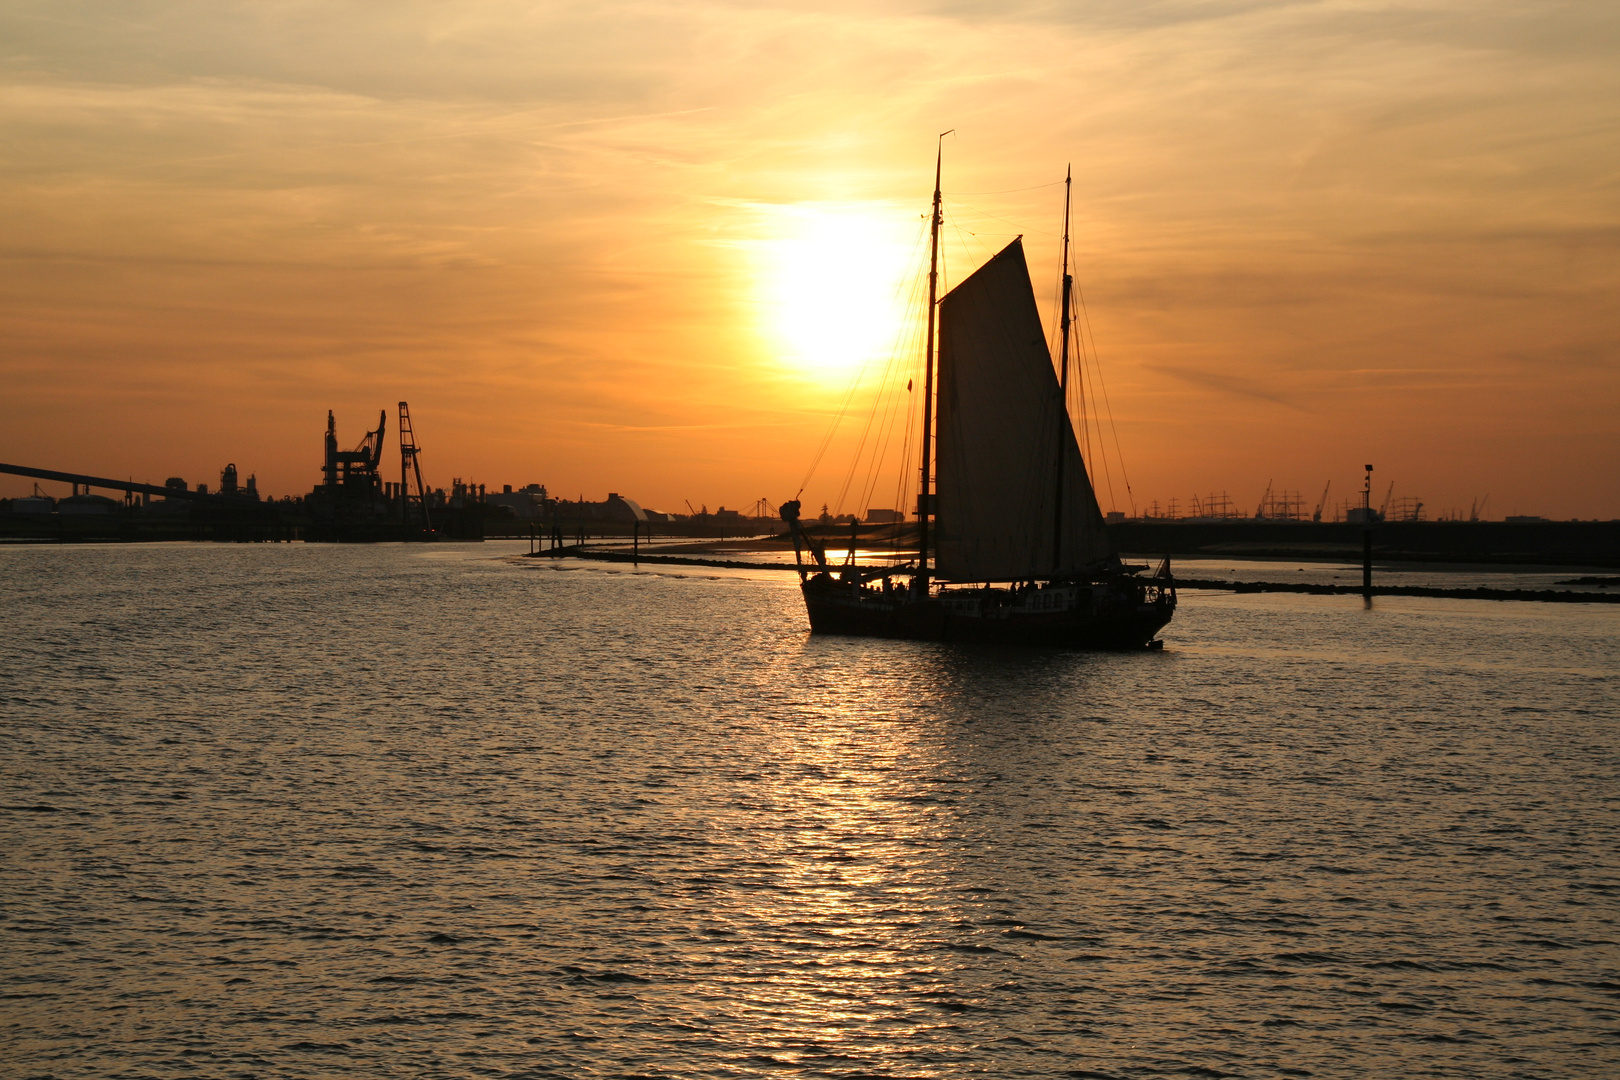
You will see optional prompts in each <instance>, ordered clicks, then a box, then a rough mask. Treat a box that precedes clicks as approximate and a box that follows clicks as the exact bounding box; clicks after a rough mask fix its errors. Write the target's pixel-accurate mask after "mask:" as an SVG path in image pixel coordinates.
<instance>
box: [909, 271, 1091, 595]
mask: <svg viewBox="0 0 1620 1080" xmlns="http://www.w3.org/2000/svg"><path fill="white" fill-rule="evenodd" d="M939 318H940V323H939V435H938V442H937V444H936V446H937V448H936V475H937V479H936V481H935V496H934V506H935V510H936V515H937V516H936V522H937V524H936V527H935V535H936V536H937V537H938V540H937V549H936V562H935V569H936V573H937V575H938V576H939V577H940V578H941V579H944V580H948V581H1017V580H1023V579H1027V578H1045V577H1050V576H1052V575H1054V574H1065V573H1071V572H1074V571H1078V570H1083V569H1085V568H1087V567H1094V566H1096V565H1097V564H1098V563H1101V562H1105V561H1112V560H1113V547H1112V545H1111V544H1110V543H1109V540H1108V535H1107V532H1106V531H1105V529H1104V528H1103V519H1102V511H1101V510H1100V509H1099V508H1098V506H1097V496H1096V494H1095V493H1094V492H1093V491H1092V490H1091V481H1090V480H1089V479H1088V478H1087V476H1086V469H1085V463H1084V462H1083V461H1082V460H1081V457H1080V446H1079V443H1077V442H1076V441H1075V437H1074V427H1073V425H1072V424H1070V423H1069V420H1068V415H1067V413H1066V411H1065V409H1064V407H1063V398H1062V391H1061V390H1060V389H1059V387H1058V380H1057V373H1056V372H1055V371H1054V369H1053V366H1052V354H1051V352H1050V350H1049V349H1048V348H1047V346H1046V338H1045V335H1044V333H1043V332H1042V329H1041V316H1040V312H1039V311H1038V310H1037V308H1036V306H1035V290H1034V288H1033V287H1032V286H1031V284H1030V280H1029V266H1028V264H1027V263H1026V262H1025V261H1024V245H1023V241H1022V240H1014V241H1013V242H1012V243H1010V244H1008V245H1007V246H1006V247H1005V248H1004V249H1002V251H1001V253H1000V254H998V255H997V256H996V257H995V258H993V259H991V260H990V261H989V262H987V263H985V264H984V265H983V266H981V267H980V268H979V269H978V270H976V271H975V272H974V273H973V275H972V276H971V277H969V278H968V279H967V280H966V281H964V282H962V283H961V284H960V285H958V286H957V287H956V288H955V289H952V290H951V291H950V292H949V293H948V294H946V296H945V298H944V299H943V300H942V301H941V302H940V313H939ZM1060 440H1061V445H1062V447H1063V498H1062V509H1061V512H1062V517H1063V528H1062V532H1061V536H1062V540H1061V544H1060V543H1059V542H1058V541H1057V539H1056V537H1055V530H1054V528H1053V525H1054V520H1053V519H1054V514H1055V512H1056V511H1057V507H1056V505H1055V504H1056V503H1057V501H1058V500H1057V468H1058V447H1059V445H1060V442H1059V441H1060ZM1059 547H1061V550H1056V549H1057V548H1059Z"/></svg>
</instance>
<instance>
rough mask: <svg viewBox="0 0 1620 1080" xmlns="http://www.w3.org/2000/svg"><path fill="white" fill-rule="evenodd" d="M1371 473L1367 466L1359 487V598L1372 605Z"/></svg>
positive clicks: (1371, 469)
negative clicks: (1364, 480) (1365, 474)
mask: <svg viewBox="0 0 1620 1080" xmlns="http://www.w3.org/2000/svg"><path fill="white" fill-rule="evenodd" d="M1372 472H1373V467H1372V466H1371V465H1368V466H1367V479H1366V482H1365V483H1363V484H1362V485H1361V596H1362V598H1363V599H1364V600H1366V601H1367V602H1368V603H1369V604H1370V603H1372V597H1373V586H1372V536H1373V533H1372V523H1373V519H1372Z"/></svg>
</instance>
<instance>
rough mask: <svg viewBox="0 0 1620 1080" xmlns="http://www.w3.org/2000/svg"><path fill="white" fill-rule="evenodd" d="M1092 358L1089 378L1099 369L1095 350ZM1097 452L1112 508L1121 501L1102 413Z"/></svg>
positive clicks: (1094, 395) (1093, 396) (1088, 371)
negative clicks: (1117, 495)
mask: <svg viewBox="0 0 1620 1080" xmlns="http://www.w3.org/2000/svg"><path fill="white" fill-rule="evenodd" d="M1075 336H1076V337H1078V336H1079V328H1078V327H1077V328H1076V331H1075ZM1091 359H1092V362H1091V363H1090V364H1089V365H1087V367H1086V378H1087V379H1088V380H1089V379H1091V378H1092V377H1093V374H1094V373H1095V372H1096V369H1097V363H1096V360H1097V357H1096V354H1095V351H1093V354H1092V358H1091ZM1091 398H1092V400H1093V401H1095V400H1096V399H1097V391H1096V388H1095V387H1093V389H1092V392H1091ZM1097 452H1098V453H1099V454H1101V455H1102V467H1103V483H1104V484H1105V485H1106V486H1107V488H1108V505H1109V507H1110V508H1112V507H1114V506H1117V505H1118V504H1119V501H1118V500H1117V499H1116V498H1115V497H1114V471H1113V469H1111V468H1110V467H1109V465H1108V440H1107V439H1106V438H1105V437H1104V436H1103V430H1102V417H1101V415H1099V416H1098V417H1097Z"/></svg>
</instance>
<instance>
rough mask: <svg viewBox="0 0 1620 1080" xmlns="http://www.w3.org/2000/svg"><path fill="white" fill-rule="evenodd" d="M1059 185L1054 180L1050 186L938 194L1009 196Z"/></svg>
mask: <svg viewBox="0 0 1620 1080" xmlns="http://www.w3.org/2000/svg"><path fill="white" fill-rule="evenodd" d="M1061 183H1063V181H1061V180H1054V181H1052V182H1051V183H1050V184H1034V185H1031V186H1030V187H1012V188H1003V189H1002V190H1000V191H942V192H940V194H941V195H947V196H951V197H955V196H957V195H1010V194H1012V193H1013V192H1015V191H1039V190H1040V189H1041V188H1049V187H1057V186H1058V185H1059V184H1061Z"/></svg>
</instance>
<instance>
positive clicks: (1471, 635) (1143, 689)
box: [0, 543, 1620, 1078]
mask: <svg viewBox="0 0 1620 1080" xmlns="http://www.w3.org/2000/svg"><path fill="white" fill-rule="evenodd" d="M522 549H523V545H522V544H521V543H519V544H486V545H481V546H477V545H469V546H464V547H454V546H424V547H401V546H375V547H346V548H340V547H321V546H314V545H309V546H304V545H285V546H241V547H235V546H226V545H197V546H192V545H144V546H138V547H137V546H131V547H63V548H10V549H0V570H3V574H4V577H3V581H4V590H5V599H4V603H3V604H0V702H3V705H0V709H3V713H4V717H3V718H4V725H3V727H0V765H3V770H0V788H3V793H0V802H3V803H4V804H5V806H6V807H7V809H6V810H5V811H3V812H0V827H3V828H4V835H5V837H6V842H5V844H4V848H3V851H4V860H3V862H0V948H3V950H4V956H5V961H4V963H3V964H0V993H3V995H4V996H3V1003H0V1047H3V1048H4V1050H3V1055H0V1056H3V1059H4V1061H5V1064H4V1065H3V1066H0V1074H4V1075H16V1076H56V1077H106V1076H143V1077H184V1076H210V1077H211V1076H221V1077H223V1076H256V1077H309V1076H340V1075H356V1076H398V1077H465V1076H492V1077H543V1076H557V1077H599V1076H600V1077H620V1076H622V1077H645V1076H669V1077H753V1076H816V1077H823V1076H825V1077H857V1076H859V1077H919V1078H921V1077H942V1078H943V1077H962V1076H986V1077H1013V1076H1096V1077H1160V1076H1218V1075H1224V1076H1239V1077H1270V1076H1318V1077H1345V1078H1349V1077H1366V1076H1411V1077H1431V1076H1432V1077H1442V1076H1443V1077H1547V1078H1565V1077H1607V1076H1612V1075H1615V1074H1616V1071H1617V1069H1620V946H1617V941H1620V926H1617V924H1616V918H1617V915H1620V902H1617V897H1620V859H1617V857H1616V854H1615V851H1616V847H1617V843H1620V828H1617V823H1620V782H1617V780H1620V776H1617V774H1620V754H1617V745H1616V744H1617V739H1616V733H1617V730H1620V729H1617V724H1620V701H1617V697H1620V695H1617V694H1616V672H1617V671H1620V656H1617V654H1620V646H1617V644H1616V643H1617V641H1620V611H1616V610H1615V609H1614V608H1612V607H1608V606H1595V605H1594V606H1591V607H1588V606H1585V605H1551V604H1547V605H1543V604H1504V603H1491V602H1483V601H1450V600H1430V599H1405V600H1380V601H1378V602H1377V603H1376V604H1375V605H1374V607H1373V608H1372V609H1371V610H1364V609H1363V608H1362V606H1361V602H1360V601H1359V600H1358V599H1355V598H1352V597H1312V596H1296V595H1280V594H1271V595H1248V596H1232V595H1227V594H1219V593H1185V594H1183V603H1182V609H1181V611H1180V612H1179V613H1178V615H1177V617H1176V620H1175V621H1174V622H1173V623H1172V624H1171V625H1170V627H1169V628H1167V630H1166V631H1165V633H1164V635H1163V636H1164V637H1165V638H1166V640H1167V648H1166V650H1165V651H1164V652H1163V653H1146V652H1143V653H1132V654H1087V653H1063V652H1043V651H1020V650H1006V649H996V648H976V649H967V648H959V647H951V646H943V645H935V644H926V643H906V642H883V641H862V640H855V639H838V638H816V639H812V638H810V637H809V636H808V634H807V633H806V629H805V622H804V617H803V613H802V610H801V608H800V606H799V602H798V599H797V596H796V592H795V590H794V588H793V582H792V580H791V577H790V576H789V575H782V574H778V573H772V572H764V571H760V572H746V571H741V572H738V571H714V572H712V573H711V572H708V571H705V570H703V569H701V568H691V569H687V568H660V569H658V570H657V571H653V570H651V569H647V568H644V569H643V570H642V571H640V572H637V571H635V570H633V569H632V568H629V567H619V566H601V565H592V564H582V563H560V564H553V563H549V562H547V563H542V564H539V565H536V563H535V562H533V561H530V560H522V559H514V558H510V557H506V556H509V555H510V554H511V553H513V552H515V551H519V550H522Z"/></svg>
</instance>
